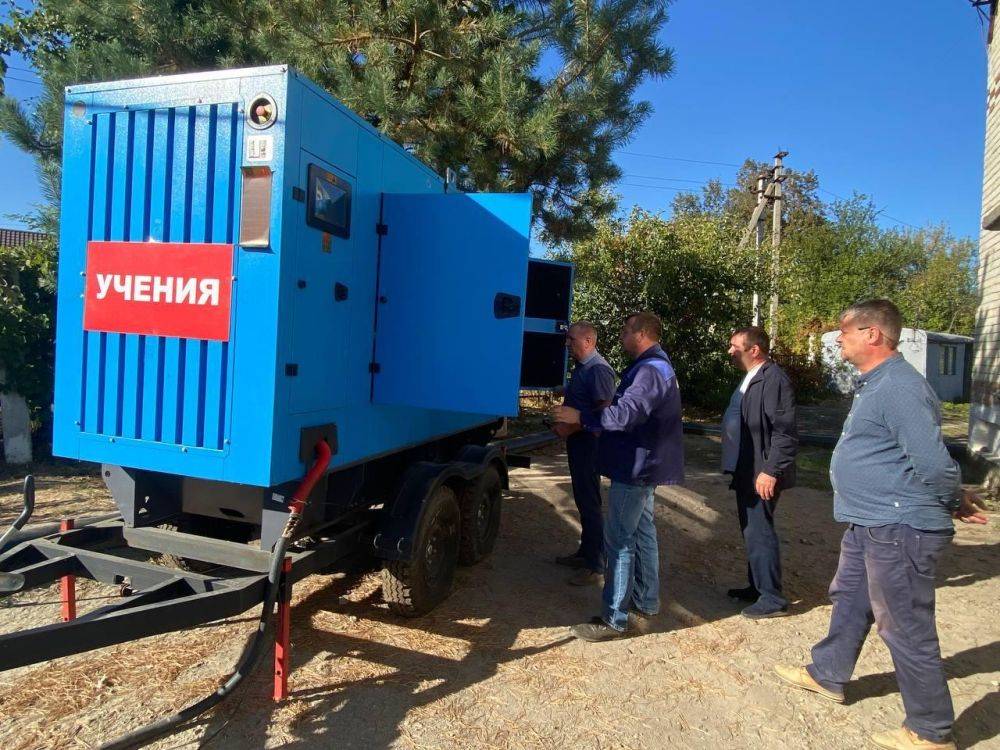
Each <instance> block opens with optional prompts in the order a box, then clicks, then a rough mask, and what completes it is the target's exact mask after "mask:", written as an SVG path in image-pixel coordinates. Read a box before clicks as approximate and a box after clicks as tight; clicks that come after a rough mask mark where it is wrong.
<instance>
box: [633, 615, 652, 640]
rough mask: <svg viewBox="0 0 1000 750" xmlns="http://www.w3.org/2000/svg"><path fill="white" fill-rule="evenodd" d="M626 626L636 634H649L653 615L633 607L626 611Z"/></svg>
mask: <svg viewBox="0 0 1000 750" xmlns="http://www.w3.org/2000/svg"><path fill="white" fill-rule="evenodd" d="M628 626H629V629H630V630H634V631H635V634H636V635H649V634H650V633H651V632H652V631H653V615H647V614H646V613H645V612H640V611H639V610H637V609H633V610H631V611H630V612H629V613H628Z"/></svg>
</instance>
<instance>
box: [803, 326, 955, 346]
mask: <svg viewBox="0 0 1000 750" xmlns="http://www.w3.org/2000/svg"><path fill="white" fill-rule="evenodd" d="M839 333H840V331H836V330H834V331H827V332H826V333H824V334H823V338H827V337H829V336H836V335H837V334H839ZM914 333H923V334H925V335H926V336H927V340H928V341H935V342H937V343H939V344H971V343H973V341H974V339H973V338H972V336H959V335H958V334H957V333H941V332H940V331H928V330H925V329H923V328H904V329H903V333H902V337H901V338H902V340H903V341H909V340H910V339H909V337H911V336H913V334H914Z"/></svg>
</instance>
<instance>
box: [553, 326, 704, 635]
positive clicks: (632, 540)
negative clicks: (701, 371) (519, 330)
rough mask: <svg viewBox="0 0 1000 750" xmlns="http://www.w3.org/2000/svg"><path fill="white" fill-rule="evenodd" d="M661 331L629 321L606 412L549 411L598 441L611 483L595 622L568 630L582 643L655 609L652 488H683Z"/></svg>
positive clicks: (616, 631)
mask: <svg viewBox="0 0 1000 750" xmlns="http://www.w3.org/2000/svg"><path fill="white" fill-rule="evenodd" d="M662 332H663V325H662V323H660V319H659V318H658V317H657V316H656V315H654V314H653V313H650V312H641V313H637V314H635V315H632V316H631V317H629V319H628V320H626V321H625V325H624V326H622V332H621V341H622V346H623V347H624V349H625V351H626V352H627V353H628V354H629V355H630V356H631V357H632V358H633V362H632V364H631V365H630V366H629V367H628V369H627V370H625V372H624V373H622V378H621V383H620V384H619V385H618V390H617V391H616V392H615V397H614V400H613V401H612V403H611V406H609V407H607V408H606V409H604V410H602V411H584V412H580V411H578V410H576V409H574V408H572V407H570V406H559V407H556V409H555V410H554V416H555V420H556V422H564V423H567V424H580V425H582V427H583V429H585V430H587V431H589V432H592V433H594V434H599V435H600V441H599V449H598V452H599V463H600V467H601V474H603V475H604V476H606V477H608V478H609V479H610V480H611V491H610V492H609V493H608V518H607V521H606V523H605V526H604V553H605V555H606V557H607V567H606V569H605V580H604V594H603V597H602V609H601V616H600V617H595V618H594V619H593V620H591V621H590V622H588V623H583V624H581V625H576V626H574V627H573V629H572V632H573V635H575V636H576V637H577V638H581V639H583V640H585V641H604V640H608V639H610V638H617V637H620V636H622V635H624V634H625V631H626V629H627V627H628V625H629V622H630V621H631V622H632V624H633V626H634V627H635V628H636V629H637V630H639V631H643V630H645V629H646V628H647V627H648V618H650V617H652V616H653V615H655V614H656V613H657V612H659V609H660V559H659V550H658V546H657V542H656V526H655V525H654V523H653V493H654V491H655V489H656V487H657V485H661V484H680V483H682V482H683V481H684V444H683V431H682V427H681V393H680V388H679V386H678V384H677V376H676V375H675V374H674V368H673V366H672V365H671V364H670V359H669V358H668V357H667V355H666V353H665V352H664V351H663V349H662V348H661V347H660V343H659V342H660V336H661V334H662Z"/></svg>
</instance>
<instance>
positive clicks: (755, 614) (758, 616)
mask: <svg viewBox="0 0 1000 750" xmlns="http://www.w3.org/2000/svg"><path fill="white" fill-rule="evenodd" d="M740 614H741V615H743V616H744V617H746V618H747V619H748V620H765V619H767V618H768V617H787V616H788V607H782V608H781V609H774V608H773V607H769V606H768V605H766V604H761V603H760V602H759V601H758V602H757V603H756V604H751V605H750V606H749V607H747V608H746V609H744V610H743V611H742V612H741V613H740Z"/></svg>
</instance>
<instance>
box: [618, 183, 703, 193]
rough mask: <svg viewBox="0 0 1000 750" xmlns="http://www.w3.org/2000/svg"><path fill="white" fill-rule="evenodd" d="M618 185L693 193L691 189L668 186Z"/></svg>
mask: <svg viewBox="0 0 1000 750" xmlns="http://www.w3.org/2000/svg"><path fill="white" fill-rule="evenodd" d="M618 184H619V185H625V186H627V187H637V188H648V189H650V190H673V191H674V192H676V193H690V192H693V191H692V189H691V188H679V187H670V186H669V185H639V184H637V183H635V182H619V183H618Z"/></svg>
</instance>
